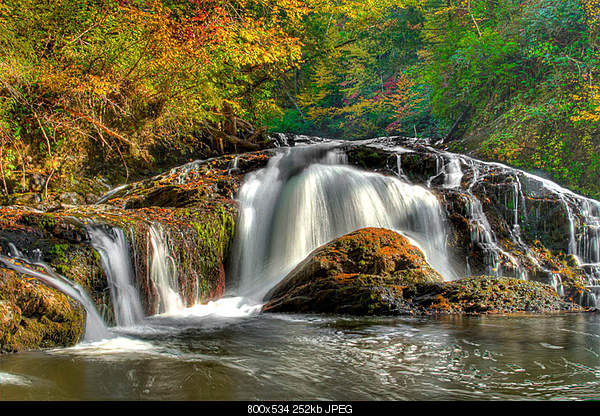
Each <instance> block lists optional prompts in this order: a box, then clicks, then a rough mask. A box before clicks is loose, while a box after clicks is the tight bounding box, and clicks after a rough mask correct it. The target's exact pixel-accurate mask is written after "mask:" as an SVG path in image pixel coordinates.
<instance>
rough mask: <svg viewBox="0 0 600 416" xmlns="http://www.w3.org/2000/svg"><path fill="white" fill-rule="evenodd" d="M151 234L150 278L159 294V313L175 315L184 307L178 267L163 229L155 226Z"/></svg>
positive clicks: (152, 227) (151, 227) (150, 231)
mask: <svg viewBox="0 0 600 416" xmlns="http://www.w3.org/2000/svg"><path fill="white" fill-rule="evenodd" d="M149 233H150V244H151V245H152V263H151V266H150V278H151V280H152V283H153V284H154V287H155V289H156V291H157V293H158V313H173V312H176V311H178V310H181V309H183V307H184V303H183V301H182V299H181V296H180V294H179V283H178V279H177V265H176V264H175V260H174V259H173V257H172V256H171V255H170V254H169V245H168V243H167V239H166V235H165V232H164V231H163V229H162V228H161V227H160V226H159V225H157V224H154V225H151V226H150V229H149Z"/></svg>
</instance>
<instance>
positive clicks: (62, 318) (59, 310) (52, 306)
mask: <svg viewBox="0 0 600 416" xmlns="http://www.w3.org/2000/svg"><path fill="white" fill-rule="evenodd" d="M84 329H85V310H84V309H83V307H82V306H81V305H80V304H78V303H76V302H74V301H73V300H71V299H70V298H69V297H67V296H66V295H64V294H62V293H60V292H58V291H56V290H54V289H51V288H49V287H47V286H44V285H43V284H41V283H39V282H37V281H33V280H29V279H25V278H23V277H21V276H19V275H18V274H16V273H14V272H11V271H7V270H0V352H16V351H25V350H32V349H39V348H55V347H68V346H72V345H75V344H76V343H77V342H78V341H79V339H80V338H81V337H82V336H83V333H84Z"/></svg>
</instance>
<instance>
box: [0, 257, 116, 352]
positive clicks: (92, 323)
mask: <svg viewBox="0 0 600 416" xmlns="http://www.w3.org/2000/svg"><path fill="white" fill-rule="evenodd" d="M13 254H14V253H13ZM14 260H15V259H14V258H12V259H11V258H8V257H5V256H2V255H0V264H2V266H3V267H5V268H7V269H10V270H13V271H15V272H17V273H22V274H24V275H27V276H31V277H33V278H35V279H38V280H39V281H41V282H42V283H44V284H45V285H46V286H49V287H52V288H54V289H56V290H58V291H60V292H62V293H64V294H65V295H67V296H69V297H71V298H72V299H74V300H76V301H78V302H79V303H81V305H82V306H83V307H84V309H85V311H86V321H85V334H84V340H85V341H89V342H92V341H97V340H101V339H106V338H110V337H111V335H110V333H109V331H108V329H107V327H106V325H105V323H104V321H103V320H102V318H101V317H100V315H99V314H98V311H97V310H96V308H95V307H94V303H93V302H92V300H91V299H90V298H89V297H88V295H87V294H86V293H85V290H83V288H82V287H81V286H79V285H78V284H77V283H75V282H72V281H70V280H69V279H67V278H66V277H63V276H61V275H59V274H57V273H55V272H54V271H53V270H52V269H51V268H50V267H49V266H48V265H46V264H44V263H41V262H37V263H31V264H29V263H28V262H27V261H26V260H25V259H23V258H21V257H17V258H16V260H18V261H19V263H20V264H15V262H14ZM32 266H33V267H41V268H43V269H44V271H45V272H40V271H39V270H35V269H34V268H33V267H32Z"/></svg>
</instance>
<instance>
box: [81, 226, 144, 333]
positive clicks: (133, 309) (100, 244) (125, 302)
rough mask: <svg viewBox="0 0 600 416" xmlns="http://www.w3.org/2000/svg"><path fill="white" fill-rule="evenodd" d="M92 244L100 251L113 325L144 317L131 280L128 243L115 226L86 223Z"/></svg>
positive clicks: (136, 320)
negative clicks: (98, 225) (113, 318)
mask: <svg viewBox="0 0 600 416" xmlns="http://www.w3.org/2000/svg"><path fill="white" fill-rule="evenodd" d="M88 233H89V236H90V241H91V245H92V247H94V249H96V251H97V252H98V254H100V260H101V263H102V268H103V269H104V272H105V273H106V277H107V279H108V285H109V288H110V294H111V299H112V304H113V308H114V312H115V321H116V324H117V326H132V325H135V324H136V323H138V322H140V321H141V320H142V318H143V317H144V311H143V308H142V303H141V301H140V297H139V294H138V290H137V288H136V287H135V286H134V284H133V269H132V265H131V258H130V255H129V246H128V244H127V240H126V239H125V235H124V234H123V231H122V230H121V229H119V228H110V229H105V228H103V227H89V228H88Z"/></svg>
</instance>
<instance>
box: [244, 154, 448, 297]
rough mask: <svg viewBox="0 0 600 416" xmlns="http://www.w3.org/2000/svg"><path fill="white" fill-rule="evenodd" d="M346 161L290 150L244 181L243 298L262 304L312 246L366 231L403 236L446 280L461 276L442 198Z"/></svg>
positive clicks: (308, 252)
mask: <svg viewBox="0 0 600 416" xmlns="http://www.w3.org/2000/svg"><path fill="white" fill-rule="evenodd" d="M345 163H346V156H345V154H344V153H342V152H341V151H340V150H339V149H336V148H335V146H334V145H315V146H310V147H299V148H288V149H285V150H284V151H282V152H280V153H278V154H277V155H276V156H274V157H273V158H272V159H271V160H270V161H269V164H268V165H267V167H266V168H264V169H262V170H260V171H258V172H255V173H252V174H250V175H249V176H248V177H247V178H246V181H245V183H244V185H243V187H242V189H241V190H240V194H239V201H240V218H239V222H238V228H237V236H236V246H235V247H234V259H235V260H236V263H234V264H233V266H232V268H233V275H234V276H236V277H237V278H238V279H239V288H238V291H239V293H240V294H242V295H245V296H248V297H251V298H253V299H256V300H260V299H261V298H262V296H263V295H264V294H265V293H266V292H267V291H268V290H269V289H270V288H271V287H273V286H274V285H275V284H277V283H278V281H279V280H281V279H282V278H283V277H285V275H286V274H287V273H288V272H289V271H290V270H291V269H292V268H293V267H295V266H296V265H297V264H298V263H299V262H300V261H302V260H303V259H304V258H305V257H306V256H307V255H308V254H310V252H312V251H313V250H314V249H316V248H318V247H319V246H321V245H323V244H325V243H327V242H329V241H331V240H333V239H335V238H338V237H340V236H342V235H344V234H347V233H349V232H352V231H355V230H357V229H359V228H364V227H380V228H387V229H391V230H394V231H398V232H401V233H403V234H404V235H406V236H407V237H408V238H410V239H411V241H413V242H414V243H416V244H417V245H418V246H419V247H420V248H421V249H422V250H423V252H424V253H425V255H426V258H427V260H428V262H429V263H430V264H431V265H432V266H433V267H434V268H435V269H436V270H437V271H438V272H439V273H440V274H442V276H444V278H445V279H447V280H452V279H455V278H456V277H457V276H456V275H455V274H454V272H453V270H452V269H451V267H450V265H449V262H448V258H447V255H446V241H445V239H446V230H445V226H444V217H443V211H442V209H441V206H440V204H439V202H438V200H437V198H436V196H435V195H434V194H433V193H431V192H430V191H429V190H427V189H425V188H423V187H421V186H416V185H411V184H409V183H407V182H405V181H403V180H401V179H400V178H397V177H391V176H384V175H380V174H376V173H371V172H365V171H361V170H358V169H356V168H353V167H350V166H347V165H345Z"/></svg>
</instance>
